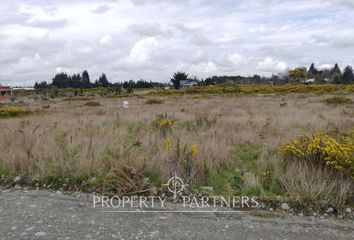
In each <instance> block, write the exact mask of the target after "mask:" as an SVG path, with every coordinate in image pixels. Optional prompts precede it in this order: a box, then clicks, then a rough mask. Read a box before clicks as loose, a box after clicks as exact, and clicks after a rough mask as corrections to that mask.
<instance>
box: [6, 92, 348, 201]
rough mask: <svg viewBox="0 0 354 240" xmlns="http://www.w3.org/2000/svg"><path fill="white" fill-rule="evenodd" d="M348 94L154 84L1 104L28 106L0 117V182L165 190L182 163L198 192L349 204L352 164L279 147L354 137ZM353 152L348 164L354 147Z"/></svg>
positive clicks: (105, 189)
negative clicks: (207, 90)
mask: <svg viewBox="0 0 354 240" xmlns="http://www.w3.org/2000/svg"><path fill="white" fill-rule="evenodd" d="M186 91H192V90H186ZM336 91H337V90H336ZM345 91H346V93H347V95H346V96H345V99H347V100H343V99H340V100H336V99H334V100H333V99H332V98H333V96H332V95H326V94H318V92H315V93H311V92H310V93H308V92H307V91H305V92H303V93H291V92H289V93H287V94H275V93H273V92H271V93H269V94H264V93H263V92H262V91H261V93H257V95H254V94H253V95H245V94H244V95H234V96H223V95H220V94H219V95H217V94H214V95H209V94H206V95H205V94H157V92H156V91H153V92H151V93H150V94H142V95H139V96H133V97H129V98H103V97H96V98H82V99H80V100H75V99H72V98H64V99H60V98H59V99H53V100H45V101H41V100H28V99H26V100H23V101H21V102H15V103H7V104H2V106H0V108H3V109H9V108H12V109H14V108H19V109H25V110H26V111H27V112H26V114H24V115H22V116H12V117H3V118H0V151H1V155H0V176H1V178H2V181H3V182H7V181H12V179H13V178H14V177H16V176H21V182H22V183H23V184H27V185H31V186H34V187H36V186H40V187H50V188H54V189H61V190H78V189H79V190H84V191H99V192H104V193H107V192H114V193H120V194H128V193H134V192H140V191H144V190H145V189H154V188H155V187H156V188H157V189H158V188H159V187H160V186H161V183H164V182H165V181H166V180H168V179H169V178H170V176H171V174H172V171H173V169H174V166H175V167H176V168H177V169H178V174H179V176H181V177H183V179H186V180H188V181H189V183H190V185H191V187H190V188H192V189H196V190H198V189H199V191H203V190H200V189H203V188H201V187H202V186H211V187H213V190H214V193H217V194H224V195H230V194H247V195H257V196H260V197H261V198H264V199H278V200H279V199H281V198H286V199H291V200H294V201H297V202H300V203H305V202H319V203H324V204H328V205H331V204H332V205H333V204H335V205H343V204H348V203H349V204H352V198H350V195H352V194H353V178H352V177H353V176H354V175H353V176H351V174H352V172H351V171H349V173H346V174H345V173H344V172H343V171H341V170H340V169H339V168H337V166H335V167H331V166H327V165H328V164H327V165H326V164H324V165H322V164H312V163H310V162H306V161H305V158H304V159H300V160H291V159H292V158H291V157H289V156H287V155H286V154H281V153H279V148H280V146H281V145H282V144H284V143H289V142H291V140H292V139H294V138H296V137H297V136H299V135H301V134H303V133H305V134H307V135H309V136H311V134H312V133H314V132H326V133H328V132H331V133H335V134H337V135H339V134H342V135H343V134H347V135H348V136H351V135H350V134H351V133H352V131H353V129H354V105H353V103H352V101H353V100H354V94H353V93H351V91H349V90H347V89H346V90H345ZM266 93H267V92H266ZM151 95H153V96H151ZM163 95H166V96H163ZM328 99H330V100H328ZM123 100H128V101H129V108H128V109H123V108H122V101H123ZM333 102H334V103H333ZM3 111H4V110H3ZM10 115H11V114H10ZM350 148H352V149H350ZM350 151H352V152H351V153H349V160H348V162H349V163H348V164H349V165H348V166H349V168H350V167H351V166H354V163H353V161H354V160H353V155H350V154H353V151H354V149H353V146H351V145H349V152H350ZM350 161H352V162H350ZM350 164H353V165H350ZM353 172H354V168H353Z"/></svg>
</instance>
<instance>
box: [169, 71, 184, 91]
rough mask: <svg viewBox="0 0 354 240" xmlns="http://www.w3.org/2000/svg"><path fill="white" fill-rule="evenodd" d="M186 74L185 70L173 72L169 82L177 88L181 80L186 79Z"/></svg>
mask: <svg viewBox="0 0 354 240" xmlns="http://www.w3.org/2000/svg"><path fill="white" fill-rule="evenodd" d="M187 79H188V74H187V73H185V72H175V73H174V74H173V77H172V78H171V82H172V84H173V86H174V87H175V89H179V88H180V87H181V81H183V80H187Z"/></svg>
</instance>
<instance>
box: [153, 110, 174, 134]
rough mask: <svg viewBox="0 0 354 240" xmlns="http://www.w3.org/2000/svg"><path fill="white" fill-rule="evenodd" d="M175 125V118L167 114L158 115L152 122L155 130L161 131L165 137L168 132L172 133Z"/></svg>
mask: <svg viewBox="0 0 354 240" xmlns="http://www.w3.org/2000/svg"><path fill="white" fill-rule="evenodd" d="M173 123H174V119H173V117H170V116H168V115H167V114H166V113H165V114H157V115H156V116H155V118H154V120H153V122H152V125H153V126H154V127H155V128H158V129H160V132H161V134H162V135H163V136H166V134H167V132H170V131H171V128H172V126H173Z"/></svg>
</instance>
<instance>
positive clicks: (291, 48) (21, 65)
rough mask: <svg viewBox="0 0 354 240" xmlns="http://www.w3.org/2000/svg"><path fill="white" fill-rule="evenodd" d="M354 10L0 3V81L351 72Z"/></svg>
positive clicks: (342, 4) (256, 4)
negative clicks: (318, 67) (301, 69)
mask: <svg viewBox="0 0 354 240" xmlns="http://www.w3.org/2000/svg"><path fill="white" fill-rule="evenodd" d="M353 6H354V5H353V1H351V0H313V1H308V0H287V1H282V0H271V1H267V0H257V1H246V0H240V1H230V0H220V1H211V0H205V1H200V0H190V1H172V0H166V1H165V0H91V1H83V0H78V1H72V0H71V1H69V0H61V1H59V0H52V1H44V0H35V1H23V0H13V1H1V2H0V16H1V18H0V44H1V49H0V63H1V68H2V69H5V70H4V71H1V72H0V82H1V83H2V84H13V85H16V84H18V83H23V84H33V83H34V82H35V81H43V80H47V81H50V80H51V78H52V77H53V74H55V72H56V69H57V68H61V69H64V70H68V71H69V70H70V71H76V70H77V71H79V72H81V71H83V70H84V69H87V70H88V71H89V72H90V74H91V75H93V76H94V77H96V76H98V75H99V74H101V73H102V72H106V73H107V75H108V78H109V79H110V80H112V81H123V80H128V79H132V78H133V79H140V78H145V79H148V80H150V79H151V80H155V81H165V80H166V79H169V78H170V75H171V74H172V73H173V72H174V71H176V70H185V71H190V72H191V74H193V75H198V76H201V77H204V76H208V75H211V74H228V75H240V74H242V75H253V74H260V75H270V74H272V73H277V72H280V71H284V70H286V69H287V68H288V67H289V68H293V67H298V66H301V65H303V66H307V67H308V66H309V65H310V64H311V62H316V63H330V64H331V65H333V64H334V63H335V62H338V63H339V64H340V66H345V65H348V64H353V61H354V58H353V56H352V54H351V52H353V51H354V44H353V43H354V33H353V30H352V29H354V22H353V21H352V16H353V13H354V7H353ZM36 54H38V56H40V59H38V57H37V58H36V57H35V56H36ZM329 61H330V62H329ZM94 77H93V78H94Z"/></svg>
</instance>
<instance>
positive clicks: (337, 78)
mask: <svg viewBox="0 0 354 240" xmlns="http://www.w3.org/2000/svg"><path fill="white" fill-rule="evenodd" d="M341 78H342V72H341V70H340V68H339V66H338V64H337V63H336V64H335V65H334V68H332V70H331V82H332V83H340V82H341Z"/></svg>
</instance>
